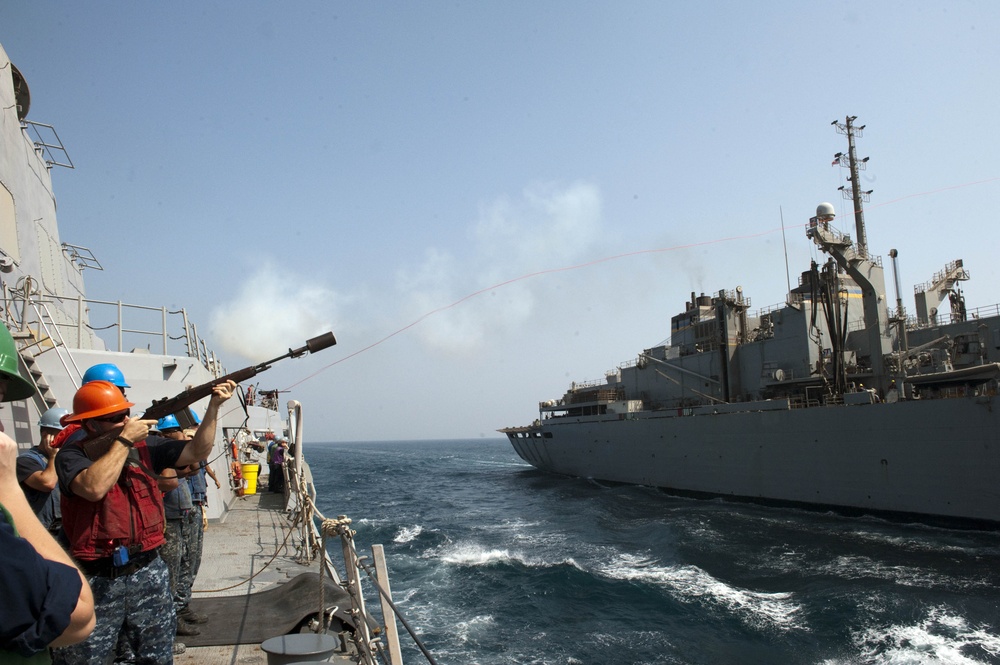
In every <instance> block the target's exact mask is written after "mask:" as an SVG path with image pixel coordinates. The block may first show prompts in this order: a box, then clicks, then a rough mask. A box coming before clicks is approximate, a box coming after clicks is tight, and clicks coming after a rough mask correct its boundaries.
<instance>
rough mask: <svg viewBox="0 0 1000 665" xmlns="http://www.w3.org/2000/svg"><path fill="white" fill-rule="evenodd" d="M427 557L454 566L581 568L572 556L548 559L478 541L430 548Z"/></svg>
mask: <svg viewBox="0 0 1000 665" xmlns="http://www.w3.org/2000/svg"><path fill="white" fill-rule="evenodd" d="M424 556H425V557H430V558H437V559H440V560H441V561H443V562H444V563H447V564H451V565H454V566H470V567H477V566H492V565H497V564H508V565H509V564H515V565H518V566H522V567H524V568H555V567H558V566H571V567H573V568H577V569H580V566H579V565H577V563H576V561H574V560H573V559H572V558H566V559H557V560H553V561H546V560H545V559H543V558H539V557H534V556H529V555H528V554H526V553H525V552H523V551H517V550H514V551H512V550H510V549H506V548H503V549H500V548H489V547H484V546H482V545H480V544H478V543H470V542H458V543H455V544H449V545H445V546H443V547H439V548H434V549H432V550H428V552H427V553H425V555H424Z"/></svg>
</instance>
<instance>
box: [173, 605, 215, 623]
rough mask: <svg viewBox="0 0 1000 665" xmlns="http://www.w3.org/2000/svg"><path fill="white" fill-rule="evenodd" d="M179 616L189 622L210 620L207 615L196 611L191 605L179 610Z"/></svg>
mask: <svg viewBox="0 0 1000 665" xmlns="http://www.w3.org/2000/svg"><path fill="white" fill-rule="evenodd" d="M177 618H178V619H183V620H184V621H186V622H187V623H206V622H207V621H208V616H207V615H205V614H200V613H198V612H195V611H194V610H192V609H191V608H190V607H185V608H184V609H183V610H181V611H180V612H178V613H177Z"/></svg>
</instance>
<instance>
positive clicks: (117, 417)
mask: <svg viewBox="0 0 1000 665" xmlns="http://www.w3.org/2000/svg"><path fill="white" fill-rule="evenodd" d="M131 414H132V410H131V409H129V410H128V411H123V412H122V413H116V414H114V415H110V416H104V417H103V418H91V420H96V421H97V422H99V423H115V424H117V423H120V422H124V421H125V419H126V418H128V417H129V416H130V415H131Z"/></svg>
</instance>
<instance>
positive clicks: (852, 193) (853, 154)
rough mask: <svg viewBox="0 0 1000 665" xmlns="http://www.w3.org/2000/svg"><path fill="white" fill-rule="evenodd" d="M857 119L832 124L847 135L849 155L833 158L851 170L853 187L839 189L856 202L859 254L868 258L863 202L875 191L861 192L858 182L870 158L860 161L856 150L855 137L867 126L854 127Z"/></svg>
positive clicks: (842, 154)
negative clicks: (859, 173)
mask: <svg viewBox="0 0 1000 665" xmlns="http://www.w3.org/2000/svg"><path fill="white" fill-rule="evenodd" d="M857 119H858V116H856V115H849V116H847V118H846V122H840V121H839V120H834V121H833V122H831V123H830V124H831V125H833V126H834V127H836V128H837V133H838V134H847V154H846V155H845V154H844V153H842V152H838V153H837V154H836V155H834V156H833V163H834V164H840V165H841V166H846V167H848V168H849V169H850V170H851V175H850V176H848V178H847V181H848V182H850V183H851V186H850V187H846V186H841V187H838V188H837V189H839V190H840V191H841V192H842V193H843V195H844V198H845V199H851V200H852V201H853V202H854V226H855V228H856V229H857V233H858V242H857V247H858V254H859V255H861V257H862V258H868V235H867V234H866V233H865V211H864V208H863V207H862V205H861V202H862V201H868V200H869V196H870V195H871V193H872V192H873V191H874V190H871V189H869V190H868V191H861V182H860V181H859V180H858V172H860V171H864V170H865V169H866V168H867V167H868V158H867V157H865V158H864V159H862V160H861V161H858V154H857V151H856V150H855V149H854V137H855V136H857V137H861V136H862V132H863V130H864V128H865V125H861V126H860V127H855V126H854V121H855V120H857Z"/></svg>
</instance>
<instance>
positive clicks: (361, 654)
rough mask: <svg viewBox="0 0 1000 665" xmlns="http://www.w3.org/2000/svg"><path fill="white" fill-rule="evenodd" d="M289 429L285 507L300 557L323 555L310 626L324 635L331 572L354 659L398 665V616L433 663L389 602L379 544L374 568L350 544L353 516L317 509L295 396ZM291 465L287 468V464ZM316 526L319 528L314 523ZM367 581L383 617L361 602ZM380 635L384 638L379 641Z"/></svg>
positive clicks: (368, 663) (374, 553)
mask: <svg viewBox="0 0 1000 665" xmlns="http://www.w3.org/2000/svg"><path fill="white" fill-rule="evenodd" d="M288 427H289V432H290V433H291V435H292V436H291V438H292V442H291V445H292V446H294V450H293V453H292V456H291V459H290V462H291V463H290V464H289V465H286V467H285V469H284V472H285V481H286V482H285V487H286V488H289V489H288V492H289V494H288V496H287V504H286V505H287V507H288V509H289V511H290V512H291V513H292V520H293V523H294V524H295V525H296V526H297V527H298V529H299V540H300V550H299V553H300V556H305V557H309V560H310V561H311V560H312V558H313V557H316V556H320V557H322V559H321V561H320V581H319V590H320V591H319V608H318V609H319V612H318V614H317V617H319V619H318V620H317V621H316V622H314V624H313V626H312V628H313V630H314V631H315V632H317V633H322V632H324V631H326V629H327V628H328V625H329V624H328V621H327V620H328V618H329V615H330V612H329V608H328V607H327V603H326V602H325V599H324V595H323V593H324V592H323V589H324V582H323V578H324V576H325V575H329V576H330V577H331V579H332V580H334V581H335V582H336V583H337V584H339V585H340V586H341V587H343V589H344V590H345V591H346V592H347V594H348V596H349V597H350V599H351V610H350V614H351V618H352V621H353V623H354V633H353V636H352V641H353V646H354V649H355V651H356V653H357V661H358V662H359V663H363V664H364V665H379V664H384V663H388V664H389V665H402V655H401V650H400V646H399V638H398V634H397V628H396V623H395V622H396V619H399V622H400V623H401V624H403V627H404V628H405V629H406V631H407V633H408V634H409V635H410V637H411V639H412V640H413V642H414V644H415V645H416V646H417V648H418V649H419V650H420V652H421V653H422V654H423V655H424V657H425V658H426V659H427V662H428V663H430V664H431V665H437V662H436V661H435V660H434V657H433V655H431V653H430V651H428V649H427V647H425V646H424V644H423V642H421V640H420V637H419V635H417V633H416V631H415V630H414V629H413V627H412V626H411V625H410V623H409V622H408V621H407V620H406V617H405V616H403V613H402V612H401V611H400V609H399V608H398V607H397V606H396V604H395V603H394V602H393V600H392V592H391V590H390V588H389V576H388V569H387V567H386V564H385V555H384V551H383V549H382V546H381V545H373V546H372V557H373V559H374V564H375V570H374V571H373V570H372V566H371V564H369V563H368V562H367V560H368V557H367V556H358V553H357V549H356V548H355V544H354V535H355V531H354V530H353V529H352V528H351V523H352V521H351V519H350V518H349V517H347V516H345V515H339V516H338V517H336V518H335V519H332V518H327V517H325V516H324V515H323V514H322V513H321V512H320V511H319V509H318V508H317V507H316V488H315V485H313V482H312V474H311V472H310V470H309V465H308V464H307V463H306V462H305V459H304V458H303V452H302V448H303V446H302V406H301V405H300V404H299V403H298V402H297V401H295V400H291V401H289V402H288ZM289 467H291V468H289ZM317 525H318V526H317ZM333 538H337V539H339V540H340V544H341V551H342V552H343V558H344V572H345V575H344V577H343V578H341V577H340V575H339V574H338V573H337V570H336V568H335V567H334V565H333V562H332V560H331V559H330V556H329V552H328V550H327V541H328V540H330V539H333ZM362 572H364V573H365V575H366V576H367V579H368V580H369V582H370V583H371V585H372V586H373V587H374V589H375V591H376V592H377V594H378V596H377V597H378V598H379V601H380V606H381V610H382V617H383V621H381V622H380V621H378V620H377V619H376V618H375V617H373V616H372V615H371V614H370V613H369V611H368V610H367V608H366V606H365V598H364V590H363V588H362V579H363V578H362V576H361V573H362ZM383 636H384V641H383Z"/></svg>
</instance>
